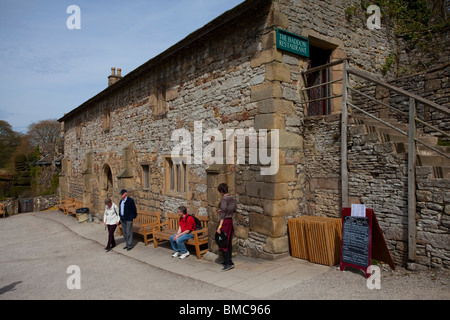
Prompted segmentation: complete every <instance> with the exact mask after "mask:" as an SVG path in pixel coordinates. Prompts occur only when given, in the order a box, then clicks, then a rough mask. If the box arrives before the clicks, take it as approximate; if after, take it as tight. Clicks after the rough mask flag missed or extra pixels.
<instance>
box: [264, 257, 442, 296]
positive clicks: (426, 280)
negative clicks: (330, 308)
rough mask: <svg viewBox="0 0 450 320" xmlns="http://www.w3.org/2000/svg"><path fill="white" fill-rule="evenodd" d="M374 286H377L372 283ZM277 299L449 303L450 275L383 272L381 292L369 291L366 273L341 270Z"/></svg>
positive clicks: (288, 290)
mask: <svg viewBox="0 0 450 320" xmlns="http://www.w3.org/2000/svg"><path fill="white" fill-rule="evenodd" d="M372 283H373V282H372ZM271 298H273V299H312V300H315V299H325V300H341V299H346V300H348V299H370V300H448V299H450V271H449V270H428V271H409V270H406V269H404V268H402V267H398V266H397V267H396V270H392V269H391V268H390V267H389V266H387V265H383V266H382V268H381V278H380V289H375V288H374V289H369V288H368V286H367V279H366V278H365V277H364V275H363V273H362V271H360V270H356V269H351V268H346V269H345V271H340V270H339V267H335V268H332V269H331V270H330V271H328V272H326V273H325V274H323V275H322V276H319V277H316V278H313V279H310V280H307V281H304V282H302V283H301V284H300V285H298V286H294V287H291V288H289V289H286V290H283V291H281V292H279V293H277V294H276V295H274V296H272V297H271Z"/></svg>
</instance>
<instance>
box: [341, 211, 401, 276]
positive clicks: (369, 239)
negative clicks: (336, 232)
mask: <svg viewBox="0 0 450 320" xmlns="http://www.w3.org/2000/svg"><path fill="white" fill-rule="evenodd" d="M372 258H374V259H377V260H380V261H384V262H386V263H388V264H389V265H390V266H391V268H392V269H395V265H394V262H393V261H392V257H391V254H390V253H389V249H388V248H387V245H386V242H385V240H384V237H383V232H382V231H381V228H380V225H379V224H378V221H377V218H376V216H375V212H374V211H373V209H365V215H364V214H363V215H361V214H358V215H352V212H351V209H350V208H344V209H343V210H342V244H341V265H340V270H341V271H343V270H344V268H345V267H353V268H358V269H361V270H363V271H364V273H365V274H366V277H369V276H370V274H369V273H368V268H369V267H370V265H371V261H372Z"/></svg>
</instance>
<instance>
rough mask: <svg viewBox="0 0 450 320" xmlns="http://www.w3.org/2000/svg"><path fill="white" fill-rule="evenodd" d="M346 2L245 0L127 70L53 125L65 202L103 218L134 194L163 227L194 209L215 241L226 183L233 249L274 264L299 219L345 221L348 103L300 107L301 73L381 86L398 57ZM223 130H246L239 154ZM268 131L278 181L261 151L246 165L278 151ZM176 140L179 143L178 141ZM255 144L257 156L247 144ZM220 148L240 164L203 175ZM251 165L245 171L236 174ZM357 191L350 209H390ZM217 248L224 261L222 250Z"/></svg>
mask: <svg viewBox="0 0 450 320" xmlns="http://www.w3.org/2000/svg"><path fill="white" fill-rule="evenodd" d="M351 4H352V1H300V0H247V1H245V2H243V3H242V4H240V5H238V6H237V7H235V8H234V9H232V10H229V11H227V12H225V13H224V14H222V15H221V16H219V17H218V18H216V19H215V20H213V21H211V22H210V23H208V24H207V25H205V26H204V27H203V28H201V29H199V30H197V31H195V32H193V33H191V34H190V35H189V36H187V37H186V38H185V39H183V40H181V41H180V42H179V43H177V44H175V45H173V46H172V47H170V48H169V49H167V50H166V51H164V52H162V53H161V54H159V55H158V56H156V57H155V58H153V59H151V60H149V61H147V62H146V63H144V64H143V65H141V66H140V67H138V68H137V69H135V70H133V71H131V72H130V73H128V74H126V75H124V76H122V75H121V73H120V71H119V70H120V69H118V70H117V71H118V73H117V74H116V70H115V69H112V73H111V75H110V76H109V81H108V87H107V88H106V89H105V90H103V91H102V92H100V93H98V94H97V95H96V96H94V97H93V98H91V99H90V100H88V101H86V102H85V103H83V104H82V105H80V106H79V107H77V108H75V109H73V110H72V111H70V112H69V113H67V114H65V115H64V116H63V117H62V118H61V119H60V120H59V121H60V122H61V123H62V125H63V133H64V142H65V158H64V161H63V172H62V174H61V179H60V182H61V183H60V188H61V195H62V196H63V197H64V196H69V195H70V196H73V197H77V198H80V199H83V201H84V203H85V205H86V206H88V207H90V208H91V210H92V211H94V212H96V213H98V214H100V213H102V210H103V199H104V198H105V197H107V196H111V197H112V198H113V199H115V200H116V201H117V200H118V198H119V191H120V190H121V189H122V188H127V189H128V191H129V194H131V196H132V197H133V198H134V199H135V201H136V203H137V206H138V207H139V208H142V209H147V210H160V211H161V212H162V216H163V217H164V214H165V213H166V212H174V211H175V210H176V208H177V207H178V206H179V205H186V206H187V208H188V211H189V212H191V213H195V214H198V215H208V216H209V218H210V228H209V229H210V231H211V239H212V238H213V233H214V230H215V228H216V227H217V222H218V215H217V205H218V203H219V200H220V199H219V194H218V192H217V185H218V184H219V183H221V182H226V183H228V185H229V186H231V193H232V194H233V195H235V197H236V199H237V200H238V203H239V205H238V212H237V213H236V217H235V230H236V238H235V241H236V246H235V247H234V248H237V249H236V251H238V252H239V253H240V254H243V255H246V256H251V257H259V258H267V259H276V258H278V257H282V256H286V255H288V254H289V239H288V231H287V221H288V219H290V218H292V217H296V216H300V215H303V214H315V215H321V216H331V217H340V212H341V202H340V169H339V165H340V159H339V140H340V137H339V133H340V131H339V126H340V114H341V109H342V101H341V99H339V98H338V99H333V100H331V101H330V102H327V103H323V104H322V103H320V104H319V105H317V104H316V105H313V104H309V105H308V104H305V103H304V101H305V96H304V94H303V91H302V88H303V87H304V86H305V82H304V77H303V76H302V72H303V71H305V70H307V69H310V68H313V67H315V66H319V65H322V64H324V63H327V62H333V61H337V60H339V59H344V58H346V59H349V60H350V61H351V64H352V65H353V66H355V67H359V68H362V69H364V70H366V71H368V72H371V73H373V74H378V75H379V76H380V77H381V74H380V69H381V66H382V65H383V64H384V63H385V60H386V58H387V56H388V54H389V52H391V51H393V50H394V49H395V46H396V41H395V37H394V36H393V33H392V31H391V29H390V28H389V27H387V26H386V27H385V28H382V29H380V30H375V31H374V30H370V29H368V28H367V27H365V26H364V25H355V24H351V23H349V22H348V21H347V20H346V18H345V11H346V9H347V8H348V7H349V6H350V5H351ZM280 30H281V31H280ZM278 32H282V33H283V32H286V33H284V34H286V35H287V36H288V37H294V39H297V40H298V41H300V42H301V41H306V40H307V41H308V48H309V57H308V54H307V53H305V54H303V55H302V54H298V53H292V52H289V51H287V50H283V49H280V46H279V39H278V41H277V34H278ZM295 37H297V38H295ZM290 39H292V38H290ZM339 77H341V78H342V64H339V65H336V66H333V67H332V68H330V71H329V72H328V73H327V74H326V75H325V76H324V79H319V80H318V81H319V82H318V85H320V83H323V82H324V81H332V80H333V79H337V78H339ZM447 77H448V74H447ZM321 81H322V82H321ZM328 88H329V90H330V91H331V94H339V92H341V91H342V84H340V83H334V84H332V85H330V86H328ZM318 94H320V93H318ZM227 129H228V130H234V132H236V131H237V130H239V129H240V130H241V131H240V132H243V133H245V134H246V135H247V138H246V141H247V143H246V148H245V149H244V150H242V149H239V148H238V145H237V142H235V140H231V143H230V145H228V144H227V143H226V141H224V142H223V143H222V139H223V140H226V138H228V137H227V135H226V132H227ZM273 129H276V130H277V131H276V132H277V133H278V137H279V140H278V141H279V149H278V152H279V154H278V157H277V169H278V170H276V174H274V175H272V174H269V175H263V174H261V172H262V171H261V169H262V168H267V167H268V164H267V161H266V162H263V161H262V159H261V153H260V154H259V158H258V161H257V163H255V162H251V155H252V152H254V151H255V150H254V148H259V150H258V152H261V149H263V151H267V150H265V149H264V148H267V149H270V144H269V145H268V144H267V143H269V142H270V141H272V140H270V138H271V137H273V135H274V133H275V131H271V130H273ZM177 130H178V131H177ZM180 130H181V131H180ZM264 130H267V132H265V131H264ZM174 132H175V133H177V132H178V133H179V132H181V133H184V134H185V136H184V137H182V136H181V137H180V136H176V139H172V135H173V134H174ZM252 133H256V135H257V138H258V139H257V140H253V141H259V144H257V145H252V144H251V143H252V142H251V141H252V138H253V137H254V136H252ZM186 136H187V137H186ZM189 136H190V139H189ZM198 138H200V140H199V139H198ZM196 139H197V140H196ZM181 141H184V142H186V141H187V142H189V143H188V144H189V145H190V146H191V148H190V151H191V152H192V157H190V156H186V155H183V154H182V153H181V152H180V156H179V157H176V158H173V157H171V153H172V151H173V150H174V148H175V147H177V146H180V143H181ZM198 141H200V143H199V142H198ZM263 142H264V143H263ZM184 146H187V145H184ZM217 146H219V147H217ZM222 147H223V148H224V149H225V150H224V155H226V156H230V155H231V157H232V158H233V159H232V160H231V161H223V163H217V162H220V161H216V163H208V161H207V156H208V155H210V154H212V155H213V156H214V157H218V155H219V154H220V151H221V148H222ZM209 148H213V149H214V152H215V153H212V152H211V150H210V149H209ZM230 148H231V149H232V150H234V151H235V152H234V153H227V151H228V152H230ZM371 148H372V149H371V150H372V151H373V146H372V147H371ZM185 150H189V148H187V149H185ZM239 152H241V153H239ZM366 154H367V153H366ZM243 155H245V161H244V162H242V161H240V162H239V163H238V161H237V158H238V157H240V156H243ZM266 155H267V153H266ZM199 156H200V157H201V158H202V160H203V161H201V162H200V163H199V161H198V157H199ZM196 157H197V159H196ZM371 157H372V158H373V157H376V155H373V154H372V155H371ZM379 157H380V158H382V157H383V154H380V155H379ZM179 160H181V161H179ZM196 160H197V161H196ZM368 161H369V162H370V161H373V160H371V159H368ZM398 161H404V159H402V160H398ZM381 163H382V162H381ZM381 163H378V162H376V161H375V164H374V165H373V166H374V167H377V168H376V169H375V170H376V171H377V172H378V174H379V175H382V174H383V173H382V171H383V169H380V168H378V167H379V166H382V165H381ZM270 165H273V163H271V164H270ZM399 166H400V165H399ZM401 166H402V168H403V169H404V164H402V165H401ZM393 167H395V168H396V167H397V165H393ZM395 168H394V169H393V170H395ZM403 169H400V170H403ZM352 170H354V172H357V170H355V168H352ZM394 175H395V173H394ZM360 176H362V177H364V172H362V173H361V174H360ZM352 179H353V180H352ZM356 179H357V178H356V177H353V176H351V179H350V191H349V195H350V197H352V200H354V202H361V203H366V204H367V205H368V206H370V205H372V206H374V205H377V208H376V209H377V210H379V209H381V210H379V211H381V213H380V214H381V215H383V214H384V212H387V211H389V210H388V209H386V206H384V205H383V204H379V203H374V202H373V201H374V197H377V196H378V197H383V196H384V195H383V194H381V195H380V194H378V195H377V194H376V192H375V191H374V192H373V193H374V196H373V197H371V196H368V195H366V194H363V193H361V192H360V191H361V190H360V188H361V185H364V183H366V182H367V183H369V181H368V180H366V181H365V182H364V183H362V184H359V185H358V183H357V182H355V183H353V182H354V181H356ZM362 179H364V178H362ZM367 179H369V178H367ZM352 183H353V184H352ZM446 188H448V184H447V185H446ZM382 192H385V191H382ZM388 192H389V191H388ZM447 192H448V191H447ZM427 195H428V193H427ZM424 197H426V196H425V195H424ZM399 198H400V199H399V200H398V202H400V205H399V208H398V209H396V210H397V211H400V213H397V214H398V215H399V216H402V214H406V213H404V212H403V211H402V210H403V209H404V204H403V202H404V201H405V200H404V198H402V196H401V195H400V196H399ZM447 198H450V197H447ZM437 206H439V207H440V210H441V211H444V208H445V213H444V215H446V217H447V221H448V214H449V212H448V211H449V204H448V203H444V202H443V201H442V203H440V204H439V205H437ZM402 212H403V213H402ZM386 214H389V212H387V213H386ZM439 214H440V213H439ZM379 220H380V221H381V222H380V223H381V224H382V228H386V229H387V230H388V234H387V235H386V240H387V242H388V246H389V248H390V249H391V251H392V252H391V254H393V256H394V260H395V261H396V263H402V264H404V263H405V261H406V258H405V254H404V251H405V249H404V247H405V241H406V240H405V236H404V234H402V227H401V225H402V224H403V223H404V222H401V221H397V220H395V221H393V222H392V221H391V220H390V219H389V218H385V217H383V216H382V217H379ZM400 220H401V219H400ZM397 223H398V224H399V225H400V227H398V226H396V224H397ZM445 228H448V224H447V226H446V227H444V229H442V230H444V231H442V230H441V234H442V233H443V234H444V236H446V237H448V229H445ZM447 239H448V238H447ZM439 241H442V240H439ZM209 245H210V249H211V250H213V251H214V250H217V248H216V247H215V244H214V241H212V240H211V241H210V244H209ZM425 246H426V244H424V247H425ZM446 246H447V248H446V250H444V251H442V250H441V249H442V248H439V250H440V251H439V252H440V253H439V255H440V257H441V260H440V266H442V265H444V266H446V267H448V266H449V261H450V256H449V250H448V243H447V245H446ZM424 250H425V249H424ZM427 254H428V255H429V252H426V253H425V252H424V255H425V256H427ZM442 257H443V258H442ZM430 259H431V258H430ZM423 264H424V265H426V264H427V263H423ZM438 264H439V263H438Z"/></svg>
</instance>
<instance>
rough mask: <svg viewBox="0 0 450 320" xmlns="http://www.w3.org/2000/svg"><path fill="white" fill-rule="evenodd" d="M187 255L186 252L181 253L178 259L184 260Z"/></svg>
mask: <svg viewBox="0 0 450 320" xmlns="http://www.w3.org/2000/svg"><path fill="white" fill-rule="evenodd" d="M188 255H189V251H188V252H186V253H183V254H182V255H181V256H180V259H184V258H186V257H187V256H188Z"/></svg>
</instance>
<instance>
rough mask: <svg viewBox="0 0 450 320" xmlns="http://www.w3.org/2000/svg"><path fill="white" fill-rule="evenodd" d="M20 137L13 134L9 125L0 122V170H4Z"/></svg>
mask: <svg viewBox="0 0 450 320" xmlns="http://www.w3.org/2000/svg"><path fill="white" fill-rule="evenodd" d="M21 137H22V135H21V134H20V133H19V132H15V131H14V130H13V129H12V127H11V125H10V124H9V123H8V122H6V121H4V120H0V168H5V167H6V165H7V164H8V163H9V159H10V158H11V155H12V154H13V152H14V150H16V148H17V146H18V145H19V144H20V140H21Z"/></svg>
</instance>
